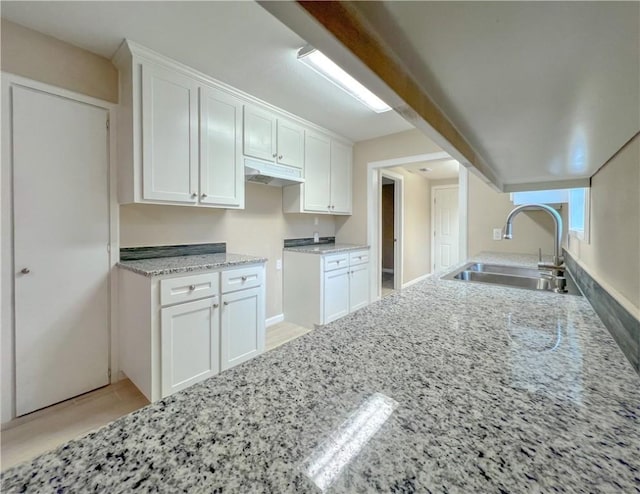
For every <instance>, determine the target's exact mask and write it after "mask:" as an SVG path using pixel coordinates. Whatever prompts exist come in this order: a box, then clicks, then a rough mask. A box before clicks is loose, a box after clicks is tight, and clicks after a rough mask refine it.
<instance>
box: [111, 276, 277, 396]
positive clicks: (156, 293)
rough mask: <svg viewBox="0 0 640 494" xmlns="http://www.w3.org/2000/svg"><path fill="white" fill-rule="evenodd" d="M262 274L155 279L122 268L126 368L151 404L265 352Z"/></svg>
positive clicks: (122, 340)
mask: <svg viewBox="0 0 640 494" xmlns="http://www.w3.org/2000/svg"><path fill="white" fill-rule="evenodd" d="M264 269H265V268H264V264H259V265H250V266H244V267H242V268H237V269H226V270H221V271H220V270H219V271H208V272H207V271H205V272H201V273H198V274H191V275H186V276H185V275H184V274H183V273H181V274H178V275H168V276H159V277H152V278H149V277H145V276H142V275H139V274H137V273H134V272H131V271H127V270H124V269H120V270H119V271H118V285H119V290H118V294H119V302H118V303H119V336H120V338H119V340H120V355H121V369H122V371H123V372H124V374H126V376H127V377H128V378H129V379H131V381H132V382H133V383H134V384H135V385H136V386H137V387H138V389H140V391H141V392H142V393H143V394H144V395H145V396H146V397H147V398H148V399H149V401H156V400H159V399H161V398H164V397H166V396H169V395H170V394H172V393H175V392H176V391H179V390H181V389H184V388H187V387H189V386H191V385H193V384H195V383H197V382H200V381H202V380H204V379H207V378H209V377H211V376H214V375H216V374H218V373H219V372H221V371H223V370H226V369H229V368H230V367H233V366H234V365H237V364H240V363H242V362H245V361H247V360H249V359H251V358H253V357H255V356H256V355H259V354H260V353H262V352H263V351H264V344H265V287H264Z"/></svg>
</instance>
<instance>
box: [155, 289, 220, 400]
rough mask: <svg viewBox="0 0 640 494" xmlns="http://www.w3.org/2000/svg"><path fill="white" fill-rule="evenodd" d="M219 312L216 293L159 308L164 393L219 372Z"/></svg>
mask: <svg viewBox="0 0 640 494" xmlns="http://www.w3.org/2000/svg"><path fill="white" fill-rule="evenodd" d="M219 312H220V308H219V303H218V297H213V298H205V299H204V300H198V301H196V302H188V303H186V304H178V305H174V306H173V307H166V308H164V309H162V310H161V311H160V313H161V316H160V318H161V322H160V325H161V328H162V334H161V336H160V342H161V346H162V356H161V359H162V395H163V396H168V395H170V394H172V393H175V392H176V391H180V390H181V389H184V388H187V387H189V386H191V385H192V384H195V383H197V382H198V381H201V380H203V379H206V378H208V377H211V376H213V375H215V374H217V373H218V372H219V369H220V351H219V347H220V315H219Z"/></svg>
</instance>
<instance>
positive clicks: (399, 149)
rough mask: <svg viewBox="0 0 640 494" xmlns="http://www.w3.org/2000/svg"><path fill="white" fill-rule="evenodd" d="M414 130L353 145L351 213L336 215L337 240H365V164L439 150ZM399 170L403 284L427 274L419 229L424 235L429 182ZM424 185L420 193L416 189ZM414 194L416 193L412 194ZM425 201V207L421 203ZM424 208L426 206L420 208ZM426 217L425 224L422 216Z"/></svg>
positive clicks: (426, 257) (428, 219) (426, 263)
mask: <svg viewBox="0 0 640 494" xmlns="http://www.w3.org/2000/svg"><path fill="white" fill-rule="evenodd" d="M440 151H442V149H440V148H439V147H438V146H437V145H436V144H434V143H433V142H431V141H430V140H429V139H428V138H427V137H425V136H424V135H423V134H422V133H420V131H418V130H408V131H405V132H400V133H397V134H392V135H389V136H384V137H379V138H377V139H371V140H368V141H361V142H357V143H356V144H355V146H354V148H353V215H351V216H348V217H347V216H345V217H336V239H337V241H338V242H346V243H355V244H365V243H367V164H368V163H371V162H373V161H381V160H387V159H393V158H401V157H405V156H414V155H418V154H426V153H436V152H440ZM397 170H401V171H400V172H399V173H402V175H403V176H405V177H406V178H405V225H404V226H405V239H404V240H405V242H404V253H403V254H404V256H403V257H404V274H403V283H407V282H409V281H411V280H413V279H415V278H417V277H418V276H422V275H424V274H427V273H429V264H430V260H429V256H430V254H429V248H430V243H429V242H427V245H426V251H424V250H423V249H424V248H425V246H424V238H423V237H422V233H423V231H426V235H427V236H428V230H429V221H430V214H431V213H430V210H429V209H428V208H429V185H428V184H429V182H428V181H427V180H426V179H424V178H422V177H420V176H419V175H417V174H414V173H409V172H407V171H406V170H402V169H394V171H396V172H397ZM423 188H424V191H425V192H424V195H422V192H419V191H420V190H422V189H423ZM413 194H416V195H413ZM425 201H426V206H425ZM423 207H426V208H427V209H426V210H425V209H423ZM425 216H426V218H427V219H426V221H427V223H426V225H425V224H424V217H425Z"/></svg>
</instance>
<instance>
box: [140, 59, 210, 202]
mask: <svg viewBox="0 0 640 494" xmlns="http://www.w3.org/2000/svg"><path fill="white" fill-rule="evenodd" d="M142 144H143V149H142V168H143V170H142V175H143V178H144V180H143V199H148V200H158V201H171V202H182V203H196V201H197V191H198V85H197V83H196V82H195V81H193V80H192V79H190V78H188V77H185V76H183V75H182V74H179V73H176V72H174V71H170V70H167V69H165V68H163V67H160V66H157V65H154V64H150V63H149V64H144V65H143V66H142Z"/></svg>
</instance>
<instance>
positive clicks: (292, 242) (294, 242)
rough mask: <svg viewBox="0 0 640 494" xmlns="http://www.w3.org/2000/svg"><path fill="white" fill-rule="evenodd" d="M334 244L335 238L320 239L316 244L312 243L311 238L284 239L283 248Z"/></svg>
mask: <svg viewBox="0 0 640 494" xmlns="http://www.w3.org/2000/svg"><path fill="white" fill-rule="evenodd" d="M335 243H336V237H320V238H319V241H318V242H314V241H313V237H305V238H285V239H284V246H285V248H286V247H300V246H301V245H313V244H315V245H317V244H335Z"/></svg>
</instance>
